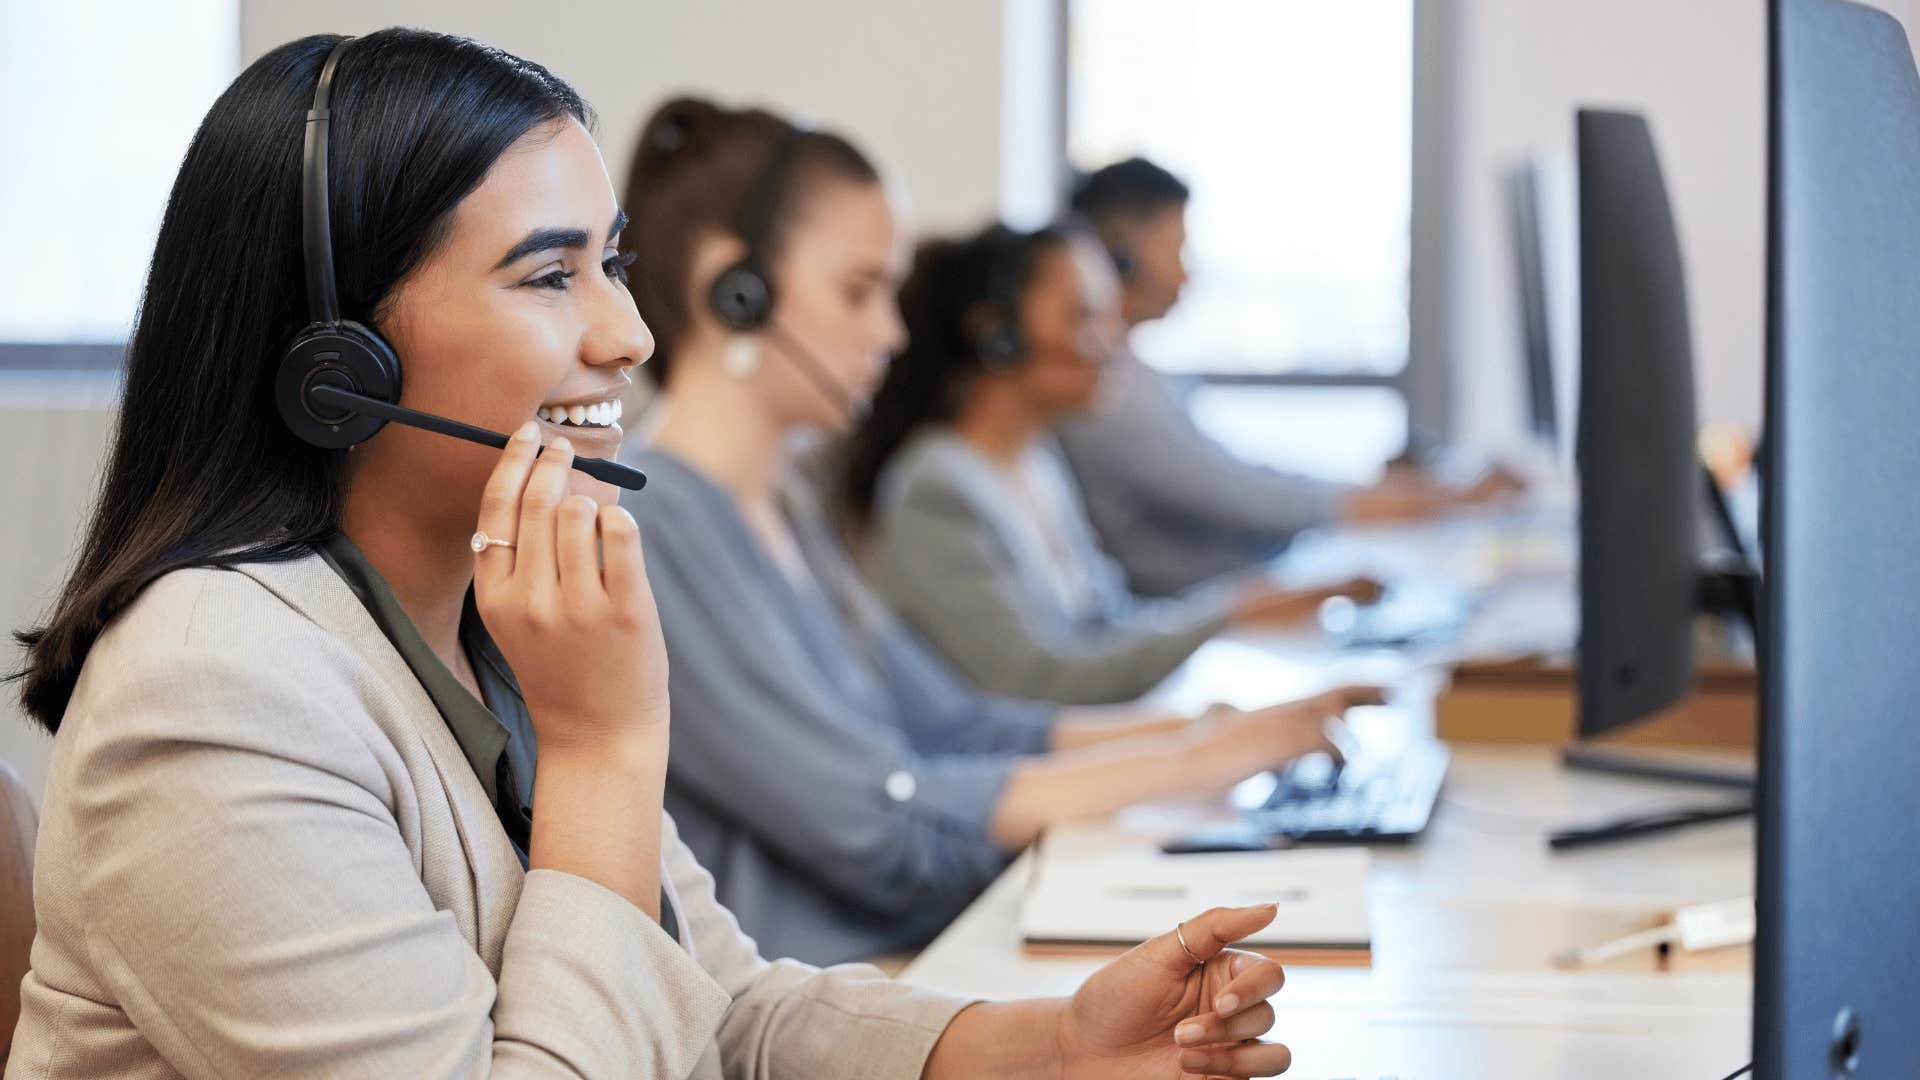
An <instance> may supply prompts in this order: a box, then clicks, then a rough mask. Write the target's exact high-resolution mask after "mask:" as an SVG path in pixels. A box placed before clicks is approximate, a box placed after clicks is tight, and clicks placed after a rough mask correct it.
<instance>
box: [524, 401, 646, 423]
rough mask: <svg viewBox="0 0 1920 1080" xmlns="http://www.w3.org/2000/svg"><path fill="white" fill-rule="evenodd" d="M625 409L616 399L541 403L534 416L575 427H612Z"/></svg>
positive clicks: (618, 420)
mask: <svg viewBox="0 0 1920 1080" xmlns="http://www.w3.org/2000/svg"><path fill="white" fill-rule="evenodd" d="M625 411H626V410H625V409H624V408H622V407H621V404H620V402H619V401H618V400H614V401H597V402H594V403H593V404H592V405H542V406H540V408H539V409H538V410H536V411H535V412H534V415H535V416H538V417H539V418H540V419H542V420H545V421H547V422H549V423H553V424H572V425H574V426H575V427H612V426H613V425H614V424H617V423H619V422H620V416H621V414H622V413H624V412H625Z"/></svg>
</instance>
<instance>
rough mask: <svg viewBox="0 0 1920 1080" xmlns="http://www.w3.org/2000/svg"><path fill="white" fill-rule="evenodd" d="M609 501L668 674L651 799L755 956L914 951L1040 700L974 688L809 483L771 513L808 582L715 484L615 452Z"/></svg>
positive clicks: (947, 893) (982, 847) (975, 853)
mask: <svg viewBox="0 0 1920 1080" xmlns="http://www.w3.org/2000/svg"><path fill="white" fill-rule="evenodd" d="M622 456H623V459H624V460H627V461H629V462H630V463H632V464H635V465H638V466H639V467H640V468H642V469H644V470H645V471H646V472H647V475H648V477H649V478H650V483H648V485H647V488H646V490H645V491H643V492H639V493H637V494H634V495H632V496H630V497H628V500H627V505H628V506H629V507H630V508H631V509H632V510H633V513H634V516H635V517H636V518H638V519H639V521H640V525H641V529H642V532H643V535H644V536H645V537H646V549H647V569H648V574H649V577H650V578H651V580H652V582H653V591H654V598H655V601H656V602H657V603H658V605H659V608H660V618H661V624H662V625H663V626H664V627H665V628H666V635H667V653H668V659H669V661H670V664H671V668H672V675H671V678H670V686H671V690H672V695H673V723H674V727H673V755H672V758H671V763H670V766H669V769H668V773H667V807H668V809H670V810H671V811H672V812H673V815H674V818H675V819H676V820H677V821H678V822H679V823H680V829H681V834H682V835H683V836H684V837H685V838H686V841H687V843H688V844H689V845H690V846H691V847H692V848H693V850H694V852H695V853H696V854H697V855H699V857H700V859H701V861H702V862H704V863H705V864H706V865H707V866H708V867H709V868H710V869H712V871H713V873H714V876H715V877H716V878H717V879H718V882H719V892H720V898H721V901H722V902H723V903H725V904H726V905H727V907H728V908H729V909H730V910H732V911H733V912H734V913H735V914H736V915H737V916H738V917H739V918H740V921H741V925H742V926H744V927H745V928H746V930H747V932H748V933H750V934H752V935H753V936H754V938H755V939H756V940H758V941H759V942H760V945H761V947H762V948H763V949H764V950H766V951H767V952H768V953H770V954H772V955H777V956H795V957H799V958H801V959H805V960H809V961H813V962H819V963H828V962H838V961H842V960H847V959H851V958H856V957H867V956H874V955H877V954H880V953H886V952H897V951H900V950H904V949H911V948H916V947H918V946H920V945H924V944H925V943H926V942H927V941H928V940H930V939H931V938H932V937H933V936H934V935H935V934H936V933H938V932H939V931H940V930H941V929H942V928H944V927H945V926H946V925H947V924H948V923H949V922H951V921H952V920H953V918H954V916H956V915H958V914H959V913H960V911H961V910H962V909H963V908H964V907H965V906H966V905H967V903H968V901H970V900H972V899H973V897H974V896H975V895H977V894H978V893H979V892H980V890H981V889H983V888H985V887H986V886H987V885H988V884H989V883H991V882H992V880H993V878H994V877H995V876H996V875H997V874H998V873H999V872H1000V870H1001V869H1003V868H1004V867H1005V865H1006V862H1007V858H1008V853H1007V852H1005V851H1002V850H1001V849H1000V848H999V847H998V846H996V845H995V844H994V843H993V841H992V840H990V839H989V838H988V835H987V827H988V823H989V821H990V819H991V818H992V816H993V811H994V808H995V806H996V805H997V804H998V802H999V798H1000V793H1001V790H1002V789H1003V788H1004V787H1005V785H1006V780H1007V773H1008V771H1009V770H1010V769H1012V767H1013V765H1014V763H1015V762H1016V761H1017V760H1018V759H1019V757H1020V756H1021V755H1023V754H1032V753H1038V752H1040V751H1042V750H1044V749H1045V748H1046V746H1047V744H1048V742H1049V741H1050V736H1051V732H1052V728H1053V716H1054V712H1055V709H1054V707H1053V706H1051V705H1044V704H1035V703H1033V702H1025V701H1011V700H1006V699H1001V698H994V697H990V696H987V695H983V694H981V693H979V692H978V691H976V690H974V689H972V688H971V687H969V686H967V685H966V684H964V683H963V682H961V681H960V680H958V679H956V678H955V677H954V676H953V675H952V674H950V673H949V672H948V671H946V670H944V669H943V668H942V667H941V666H940V664H939V663H938V662H937V661H936V660H934V659H933V658H932V657H931V656H930V655H929V654H928V653H927V652H926V650H925V648H924V647H923V646H922V645H921V644H920V643H919V642H917V641H916V640H914V638H913V637H912V636H911V635H910V634H909V633H907V632H906V631H905V630H904V628H902V627H901V626H900V624H899V623H898V622H897V621H895V620H894V619H893V618H892V617H891V616H890V615H889V614H888V613H887V612H886V611H885V609H884V608H882V607H881V606H880V605H879V603H878V602H877V601H876V600H874V599H873V597H872V594H871V593H870V592H869V591H868V590H867V588H866V586H865V584H864V583H863V582H862V581H860V580H859V577H858V575H857V574H855V573H854V571H853V569H852V567H851V566H850V565H849V564H848V562H847V560H846V557H845V555H844V554H843V552H842V551H841V549H840V547H839V545H838V542H837V540H835V539H834V538H833V537H832V536H831V535H830V533H829V531H828V530H827V528H826V526H825V524H824V521H823V520H822V517H821V515H820V514H819V512H818V508H817V506H816V505H815V503H814V501H813V499H812V498H811V495H810V492H808V491H807V489H805V488H804V487H801V486H798V485H797V484H793V485H789V488H788V490H787V492H786V501H785V503H786V504H785V509H786V511H787V514H786V516H787V519H788V522H789V524H790V525H791V527H792V530H793V534H794V537H795V539H796V541H798V543H799V545H800V548H801V553H802V555H803V557H804V558H805V561H806V563H807V567H808V569H809V570H810V571H811V572H812V575H813V577H814V578H815V579H816V581H818V582H819V584H820V586H821V587H822V589H824V590H825V591H824V592H821V591H816V590H814V589H803V588H796V587H795V585H794V584H793V583H792V582H791V581H790V580H789V579H788V577H787V576H786V575H785V574H784V573H782V572H781V571H780V570H779V569H778V568H777V567H776V566H775V565H774V563H773V561H772V560H771V559H770V558H769V557H768V556H767V554H766V553H765V551H764V550H763V549H762V547H761V545H760V543H759V541H758V540H757V539H756V538H755V536H754V535H753V533H752V532H751V531H750V530H749V529H748V527H747V525H746V523H745V521H743V520H742V519H741V517H740V514H739V512H738V510H737V509H736V507H735V504H734V502H733V499H732V497H731V496H729V495H728V494H726V493H725V492H723V491H722V490H721V489H720V488H718V487H716V486H715V485H714V484H712V483H711V482H710V481H708V480H707V479H706V478H704V477H703V476H701V475H699V474H698V473H695V472H694V471H693V470H691V469H689V468H688V467H687V466H686V465H685V464H683V463H682V462H681V461H680V460H679V459H678V458H675V457H673V456H672V455H670V454H666V453H663V452H660V451H657V450H648V449H644V448H639V447H635V448H633V449H631V450H629V451H627V452H625V453H624V454H623V455H622Z"/></svg>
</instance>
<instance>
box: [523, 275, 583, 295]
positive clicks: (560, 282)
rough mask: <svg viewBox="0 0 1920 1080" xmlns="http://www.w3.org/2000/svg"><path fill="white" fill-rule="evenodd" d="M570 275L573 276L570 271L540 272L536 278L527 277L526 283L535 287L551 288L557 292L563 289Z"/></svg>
mask: <svg viewBox="0 0 1920 1080" xmlns="http://www.w3.org/2000/svg"><path fill="white" fill-rule="evenodd" d="M572 276H573V273H572V271H569V270H554V271H551V272H549V273H545V274H541V275H540V276H539V277H537V278H529V279H528V280H527V284H528V285H530V286H532V287H534V288H536V289H552V290H554V291H556V292H558V291H561V290H564V289H565V288H566V287H567V279H568V278H570V277H572Z"/></svg>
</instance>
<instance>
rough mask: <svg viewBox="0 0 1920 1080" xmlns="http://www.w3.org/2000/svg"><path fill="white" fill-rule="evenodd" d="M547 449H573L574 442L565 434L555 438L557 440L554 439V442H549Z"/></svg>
mask: <svg viewBox="0 0 1920 1080" xmlns="http://www.w3.org/2000/svg"><path fill="white" fill-rule="evenodd" d="M547 449H549V450H571V449H573V443H572V442H571V441H570V440H569V439H568V438H567V437H566V436H565V435H562V436H560V437H559V438H557V439H555V440H553V442H551V443H549V444H548V445H547Z"/></svg>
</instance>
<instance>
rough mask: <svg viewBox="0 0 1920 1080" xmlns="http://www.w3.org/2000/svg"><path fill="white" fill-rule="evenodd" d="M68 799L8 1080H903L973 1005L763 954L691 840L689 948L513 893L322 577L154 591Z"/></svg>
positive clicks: (452, 766)
mask: <svg viewBox="0 0 1920 1080" xmlns="http://www.w3.org/2000/svg"><path fill="white" fill-rule="evenodd" d="M743 752H751V751H750V750H749V749H747V748H743ZM48 791H49V794H48V800H47V805H46V809H45V815H44V817H43V819H42V823H41V831H40V838H39V851H38V857H37V859H36V864H37V865H36V868H35V880H34V901H35V905H36V910H37V914H38V919H39V927H38V935H37V937H36V938H35V940H34V945H33V957H32V965H33V969H32V972H31V973H30V974H29V975H28V976H27V978H26V980H25V983H24V984H23V987H22V1007H21V1019H20V1025H19V1027H18V1029H17V1031H16V1034H15V1038H14V1043H13V1052H12V1056H11V1060H10V1061H9V1062H8V1066H7V1074H6V1075H7V1076H8V1077H9V1078H16V1077H18V1078H25V1077H60V1078H64V1077H76V1078H77V1077H87V1078H91V1080H103V1078H107V1080H112V1078H134V1077H140V1078H160V1077H174V1076H193V1077H265V1076H275V1077H322V1076H324V1077H334V1076H351V1077H379V1078H382V1080H386V1078H393V1077H427V1076H432V1077H449V1076H459V1077H479V1076H488V1075H493V1076H501V1077H644V1078H666V1077H695V1078H700V1080H719V1078H721V1077H739V1078H766V1080H776V1078H777V1080H801V1078H815V1077H826V1076H834V1077H871V1078H876V1080H877V1078H880V1077H898V1078H903V1080H905V1078H912V1077H917V1076H919V1075H920V1071H921V1067H922V1064H923V1062H924V1059H925V1057H926V1055H927V1053H928V1052H929V1051H930V1049H931V1048H932V1045H933V1043H934V1041H935V1040H936V1039H937V1038H938V1036H939V1033H940V1032H941V1031H942V1030H943V1029H944V1028H945V1026H946V1024H947V1022H948V1021H949V1020H950V1019H951V1018H952V1016H953V1015H954V1013H955V1012H957V1011H958V1010H959V1009H960V1008H961V1007H962V1006H963V1005H964V1002H961V1001H959V1000H957V999H951V998H946V997H942V996H938V995H934V994H929V993H926V992H922V991H916V990H913V989H910V988H907V987H905V986H901V985H898V984H895V983H892V982H890V981H887V980H886V979H885V978H884V977H883V976H881V975H880V973H879V972H877V971H875V970H873V969H872V968H868V967H844V968H835V969H830V970H826V971H821V970H818V969H814V968H810V967H806V966H804V965H801V964H797V963H793V962H788V961H782V962H775V963H769V962H767V961H765V960H763V959H761V958H760V956H759V955H758V954H757V952H756V950H755V948H754V944H753V942H752V940H751V939H749V938H747V937H745V936H744V935H743V934H742V933H741V932H740V930H739V928H738V926H737V925H736V924H735V922H734V920H733V918H732V916H730V915H729V914H728V913H727V912H726V911H725V910H724V909H723V908H721V907H720V906H719V905H718V904H717V903H716V902H715V900H714V895H713V882H712V879H711V878H709V877H708V876H707V874H706V873H705V872H704V871H703V870H701V868H700V867H699V866H698V865H697V864H696V863H695V862H694V859H693V857H692V856H691V855H690V854H689V853H688V851H687V849H686V848H685V847H684V846H683V845H682V844H681V843H680V842H679V839H678V836H677V834H676V833H675V831H674V830H673V828H672V824H671V821H669V822H668V823H667V827H666V829H665V831H664V835H663V847H664V850H665V866H664V877H665V881H666V885H667V890H668V893H669V895H670V897H671V899H672V901H673V903H674V905H675V907H676V909H677V910H678V912H679V916H680V924H681V937H680V939H679V940H677V941H676V940H674V939H672V938H669V937H668V936H667V934H666V933H665V932H664V931H662V930H661V928H660V926H659V925H658V924H657V923H656V922H654V921H653V920H652V919H649V918H647V917H646V915H644V914H643V913H642V912H641V911H640V910H639V909H638V908H636V907H634V906H633V905H632V904H629V903H628V902H627V901H626V900H624V899H622V898H621V897H619V896H618V895H616V894H614V893H613V892H611V891H609V890H607V889H605V888H603V887H601V886H599V885H597V884H594V883H592V882H589V881H587V880H586V879H584V878H580V877H576V876H573V875H570V874H565V873H561V872H558V871H552V870H535V871H533V872H532V873H526V872H524V871H522V870H521V868H520V863H519V861H518V859H517V858H516V857H515V855H514V851H513V848H512V846H511V844H510V843H509V842H508V840H507V837H506V834H505V832H504V831H503V830H502V828H501V826H500V824H499V820H498V818H497V817H496V816H495V813H494V810H493V807H491V806H490V805H488V803H487V799H486V795H485V793H484V792H483V790H482V788H481V786H480V783H479V781H478V780H477V779H476V778H475V777H474V775H473V772H472V770H471V768H470V767H469V766H468V764H467V761H466V759H465V758H464V757H463V756H462V754H461V752H460V748H459V746H458V744H457V743H456V742H455V741H454V738H453V735H452V733H451V732H450V731H449V730H448V729H447V727H446V725H445V723H444V722H443V721H442V719H441V716H440V714H439V712H438V711H436V710H435V708H434V705H433V702H432V701H431V700H430V699H429V698H428V696H427V694H426V692H425V690H423V689H422V688H421V686H420V684H419V682H418V681H416V680H415V679H414V677H413V675H412V673H411V672H410V671H409V670H408V668H407V666H406V664H405V662H404V661H403V660H402V659H401V657H400V655H399V653H397V652H396V651H395V650H394V649H393V647H392V646H391V645H390V644H389V643H388V641H387V639H386V637H385V636H384V635H383V634H382V633H381V631H380V629H379V628H378V626H376V625H375V623H374V622H373V620H372V618H371V617H370V616H369V615H368V614H367V611H366V609H365V608H364V607H363V606H362V605H361V603H360V601H359V599H358V598H356V597H355V596H354V594H353V593H352V592H351V591H350V590H349V589H348V587H347V585H346V584H345V583H344V582H343V581H342V580H341V579H340V578H339V576H338V575H336V574H335V573H334V571H333V570H332V569H331V568H330V567H329V566H327V564H326V563H325V562H324V561H323V560H321V559H320V558H319V557H318V556H310V557H307V558H304V559H300V560H297V561H293V562H286V563H278V564H264V563H262V564H248V565H243V566H240V567H237V568H235V569H232V570H217V569H203V570H186V571H178V572H175V573H172V574H168V575H166V576H165V577H163V578H161V579H160V580H158V581H157V582H155V583H154V584H153V585H151V586H150V587H148V589H147V590H146V591H145V592H144V593H143V594H142V596H141V597H140V599H139V600H138V601H137V602H136V603H135V604H134V605H133V607H132V608H131V609H129V610H128V611H127V612H125V613H124V614H123V615H121V616H120V617H119V618H118V619H116V620H115V622H114V623H113V624H112V625H111V626H110V627H109V628H108V630H107V632H106V633H105V634H104V635H102V636H101V638H100V640H99V642H98V643H97V644H96V645H95V646H94V648H93V651H92V653H91V654H90V656H89V658H88V660H87V663H86V667H85V669H84V670H83V671H82V673H81V677H80V682H79V686H78V688H77V690H76V692H75V694H74V697H73V701H72V704H71V705H70V706H69V708H68V710H67V713H66V717H65V720H64V721H63V723H62V726H61V730H60V734H59V735H58V737H56V739H55V740H54V753H53V765H52V771H51V776H50V779H49V783H48Z"/></svg>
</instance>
